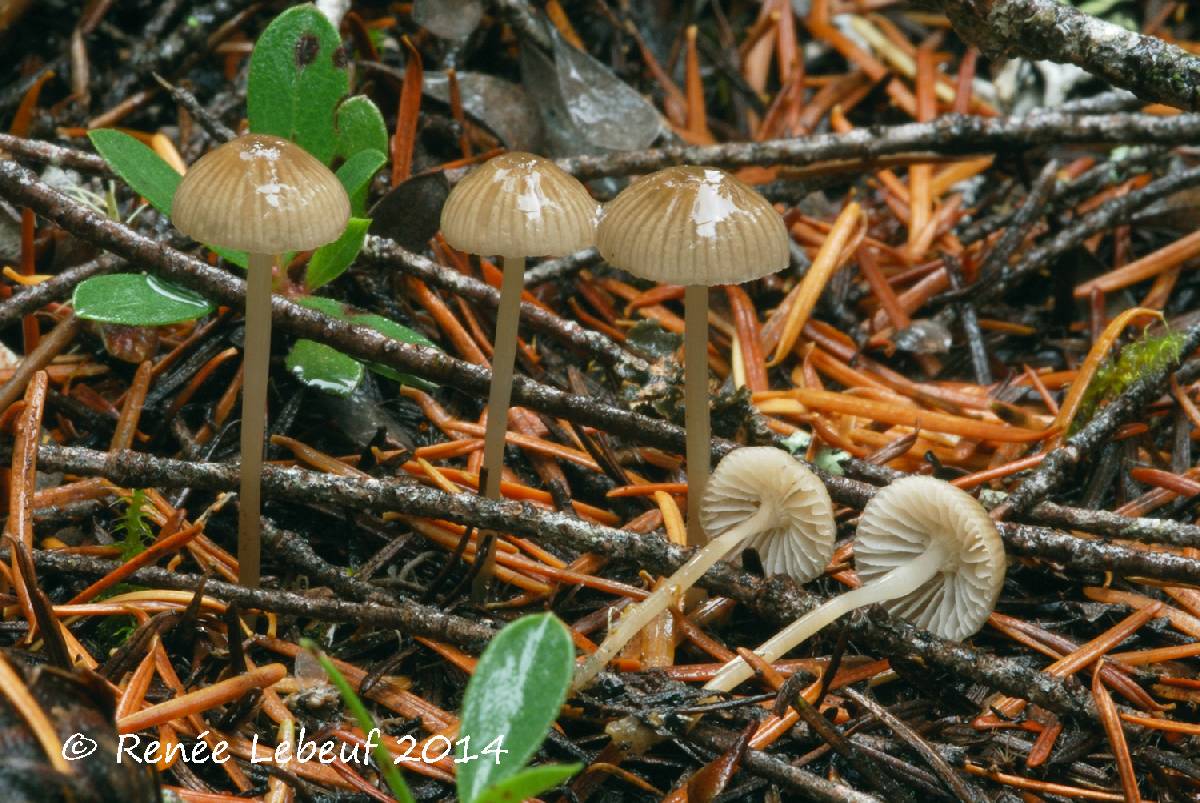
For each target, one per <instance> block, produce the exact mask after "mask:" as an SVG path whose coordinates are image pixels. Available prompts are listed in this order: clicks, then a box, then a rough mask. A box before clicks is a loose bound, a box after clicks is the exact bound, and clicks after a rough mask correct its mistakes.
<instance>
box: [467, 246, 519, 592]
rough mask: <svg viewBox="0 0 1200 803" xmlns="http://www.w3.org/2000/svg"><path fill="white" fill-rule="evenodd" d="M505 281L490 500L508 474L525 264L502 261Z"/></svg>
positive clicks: (491, 421)
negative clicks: (508, 434) (507, 443)
mask: <svg viewBox="0 0 1200 803" xmlns="http://www.w3.org/2000/svg"><path fill="white" fill-rule="evenodd" d="M500 270H501V272H502V274H503V277H504V278H503V279H502V280H501V283H500V307H499V309H498V310H497V312H496V339H495V341H494V342H493V344H492V386H491V388H490V390H489V392H488V407H487V428H486V430H485V431H484V437H483V470H482V472H481V474H482V479H483V484H482V488H481V490H482V491H483V495H484V496H485V497H486V498H488V499H500V498H501V496H500V478H501V477H502V476H503V474H504V435H505V433H506V432H507V431H508V407H509V403H510V402H511V400H512V383H513V366H514V364H515V363H516V360H517V326H518V324H519V323H520V320H521V291H522V290H523V289H524V280H525V260H524V258H521V259H512V260H511V261H510V260H509V259H508V258H507V257H500ZM477 560H480V561H482V563H480V566H479V572H478V573H477V574H476V575H475V581H474V583H473V584H472V586H471V596H472V598H473V599H475V600H476V601H479V600H481V599H483V596H484V594H485V593H486V592H487V586H488V582H489V581H490V579H491V577H492V575H493V574H494V572H495V565H496V544H495V541H494V540H493V541H492V543H491V544H489V545H488V548H487V550H486V552H485V554H483V555H482V556H480V557H479V558H477Z"/></svg>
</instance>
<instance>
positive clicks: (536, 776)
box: [472, 764, 583, 803]
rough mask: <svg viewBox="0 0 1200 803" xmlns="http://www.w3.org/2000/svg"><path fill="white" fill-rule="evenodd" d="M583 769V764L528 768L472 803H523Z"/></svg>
mask: <svg viewBox="0 0 1200 803" xmlns="http://www.w3.org/2000/svg"><path fill="white" fill-rule="evenodd" d="M581 769H583V765H582V764H543V765H542V766H540V767H526V768H525V769H523V770H521V771H520V772H518V773H517V774H516V775H510V776H509V777H507V778H505V779H504V780H503V781H500V782H499V783H494V784H492V785H491V786H489V787H488V788H487V789H484V790H483V792H482V793H481V794H480V795H479V797H477V798H475V800H474V801H473V802H472V803H521V801H522V800H528V799H529V798H531V797H537V796H538V795H540V794H541V793H542V792H545V791H547V790H549V789H553V788H554V787H556V786H558V785H559V784H561V783H562V782H563V781H565V780H567V779H568V778H570V777H571V776H572V775H574V774H575V773H577V772H579V771H580V770H581Z"/></svg>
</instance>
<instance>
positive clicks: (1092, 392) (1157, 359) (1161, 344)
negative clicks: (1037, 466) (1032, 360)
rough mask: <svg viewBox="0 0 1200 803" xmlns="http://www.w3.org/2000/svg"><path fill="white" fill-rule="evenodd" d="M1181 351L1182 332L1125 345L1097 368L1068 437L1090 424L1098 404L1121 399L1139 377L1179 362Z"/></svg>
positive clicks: (1098, 406)
mask: <svg viewBox="0 0 1200 803" xmlns="http://www.w3.org/2000/svg"><path fill="white" fill-rule="evenodd" d="M1182 352H1183V333H1182V332H1166V333H1164V334H1161V335H1144V336H1143V337H1142V338H1141V339H1140V340H1135V341H1134V342H1132V343H1129V344H1127V345H1126V346H1125V347H1124V348H1122V349H1121V352H1120V354H1118V355H1116V356H1115V357H1109V358H1108V359H1107V360H1105V361H1104V363H1103V364H1102V365H1101V366H1100V367H1099V368H1097V369H1096V375H1095V376H1093V377H1092V381H1091V382H1089V383H1088V386H1087V390H1086V391H1084V393H1083V399H1082V400H1080V402H1079V412H1078V413H1077V414H1076V415H1075V420H1074V421H1072V422H1071V434H1074V433H1075V432H1077V431H1079V430H1080V429H1082V428H1083V427H1084V426H1085V425H1086V424H1087V423H1088V422H1089V421H1091V420H1092V416H1094V415H1095V414H1096V411H1097V410H1098V409H1099V408H1100V405H1102V404H1104V403H1105V402H1107V401H1109V400H1111V399H1115V398H1116V397H1117V396H1120V395H1121V394H1122V393H1124V392H1125V390H1126V389H1128V388H1129V386H1130V385H1132V384H1133V383H1134V382H1136V381H1137V380H1138V379H1139V378H1140V377H1142V376H1145V375H1146V374H1150V373H1155V372H1158V371H1161V370H1163V369H1164V368H1166V367H1167V366H1169V365H1172V364H1173V363H1176V362H1178V361H1179V358H1180V357H1181V356H1182Z"/></svg>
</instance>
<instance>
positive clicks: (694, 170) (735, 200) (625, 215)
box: [596, 167, 788, 546]
mask: <svg viewBox="0 0 1200 803" xmlns="http://www.w3.org/2000/svg"><path fill="white" fill-rule="evenodd" d="M596 247H597V248H598V249H599V250H600V255H601V256H603V257H604V259H605V260H606V261H607V262H608V263H609V264H610V265H612V266H614V267H617V268H620V269H622V270H626V271H629V272H630V273H632V274H633V275H635V276H639V277H641V278H643V279H649V280H651V281H656V282H662V283H664V284H681V285H683V286H684V288H685V290H684V307H685V313H684V314H685V319H684V329H685V335H684V338H685V339H684V363H685V365H686V371H687V373H686V375H685V381H684V416H685V419H686V421H685V423H686V428H687V472H688V517H687V521H688V544H689V545H691V546H698V545H699V544H701V543H703V542H704V532H703V528H702V527H701V526H700V500H701V499H702V498H703V496H704V487H705V483H706V482H707V480H708V473H709V466H710V463H711V459H712V458H711V455H712V451H711V450H712V445H711V434H710V425H709V419H708V288H709V287H712V286H714V285H718V284H739V283H741V282H748V281H750V280H752V279H758V278H761V277H763V276H766V275H767V274H769V273H774V272H775V271H778V270H781V269H783V268H784V267H786V266H787V264H788V233H787V229H786V228H785V227H784V225H783V219H782V218H781V217H780V216H779V213H778V212H776V211H775V208H774V207H772V206H771V204H769V203H767V201H766V199H764V198H763V197H762V196H761V195H759V194H758V193H757V192H755V191H754V190H753V189H751V188H750V187H748V186H747V185H745V184H743V183H742V182H741V181H738V180H737V179H736V178H734V177H733V176H731V175H729V174H728V173H725V172H724V171H722V170H716V169H713V168H710V167H668V168H667V169H665V170H660V171H658V172H657V173H652V174H651V175H649V176H646V177H645V178H642V179H640V180H638V181H635V182H634V183H633V184H630V185H629V186H628V187H627V188H626V189H625V190H624V191H622V192H621V193H620V194H619V195H618V196H617V197H616V198H614V199H613V200H612V201H611V202H610V203H609V204H608V205H607V206H606V207H605V209H604V216H603V218H602V219H601V221H600V225H599V226H598V227H597V229H596Z"/></svg>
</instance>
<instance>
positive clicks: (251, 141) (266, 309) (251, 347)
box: [171, 134, 350, 586]
mask: <svg viewBox="0 0 1200 803" xmlns="http://www.w3.org/2000/svg"><path fill="white" fill-rule="evenodd" d="M349 218H350V199H349V198H348V197H347V196H346V191H345V189H343V187H342V184H341V182H340V181H338V179H337V176H335V175H334V174H333V173H331V172H330V171H329V168H327V167H325V165H323V164H321V162H320V161H318V160H317V159H316V158H315V157H313V156H311V155H310V154H309V153H308V152H307V151H305V150H304V149H303V148H301V147H300V146H298V145H294V144H293V143H291V142H288V141H287V140H286V139H280V138H279V137H273V136H269V135H266V134H247V135H246V136H242V137H238V138H237V139H234V140H231V141H230V142H227V143H225V144H224V145H222V146H220V147H219V148H216V149H215V150H212V151H209V152H208V153H206V154H205V155H204V156H202V157H201V158H200V159H199V160H198V161H197V162H196V163H195V164H194V165H192V167H191V169H190V170H188V172H187V174H186V175H184V177H183V180H182V181H180V182H179V188H178V189H177V190H176V191H175V197H174V199H173V201H172V204H171V221H172V222H173V223H174V224H175V228H177V229H179V230H180V231H181V232H183V233H184V234H186V235H188V236H189V237H191V238H192V239H195V240H199V241H200V242H204V243H208V244H210V245H215V246H218V247H220V248H229V249H236V250H239V251H246V252H247V253H248V255H249V265H248V270H247V275H246V332H245V343H244V350H245V359H244V364H243V377H244V379H243V382H244V384H243V387H242V432H241V436H242V437H241V447H242V466H241V486H240V490H239V496H238V581H239V582H240V583H242V584H243V585H249V586H256V585H258V579H259V566H260V559H261V558H260V552H259V539H260V528H261V522H260V520H259V510H260V508H261V488H260V482H261V478H260V475H261V473H262V461H263V436H264V433H265V432H266V424H267V374H268V370H269V359H270V356H271V278H272V273H273V268H274V266H275V264H276V262H277V261H278V260H279V256H280V255H281V254H283V253H284V252H286V251H305V250H308V249H311V248H316V247H318V246H320V245H324V244H325V243H327V242H331V241H333V240H336V239H337V238H338V237H339V236H340V235H341V233H342V231H343V229H345V228H346V221H347V220H348V219H349Z"/></svg>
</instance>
